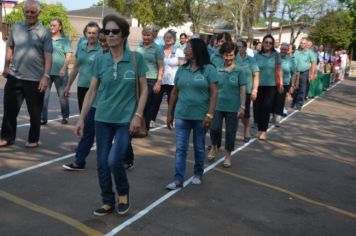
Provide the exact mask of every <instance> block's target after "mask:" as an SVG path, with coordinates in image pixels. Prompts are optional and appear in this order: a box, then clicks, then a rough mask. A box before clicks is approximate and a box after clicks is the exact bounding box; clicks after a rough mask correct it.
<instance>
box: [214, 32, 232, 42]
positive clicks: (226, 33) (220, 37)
mask: <svg viewBox="0 0 356 236" xmlns="http://www.w3.org/2000/svg"><path fill="white" fill-rule="evenodd" d="M222 38H225V41H226V42H232V39H231V34H229V33H228V32H223V33H220V34H218V36H217V40H218V41H219V40H221V39H222Z"/></svg>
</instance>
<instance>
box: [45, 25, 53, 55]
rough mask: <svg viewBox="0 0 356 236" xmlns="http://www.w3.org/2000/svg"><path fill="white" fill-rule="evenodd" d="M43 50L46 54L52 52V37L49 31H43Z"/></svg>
mask: <svg viewBox="0 0 356 236" xmlns="http://www.w3.org/2000/svg"><path fill="white" fill-rule="evenodd" d="M43 46H44V47H43V50H44V51H45V52H48V53H52V52H53V44H52V36H51V33H50V32H49V30H46V31H45V35H44V45H43Z"/></svg>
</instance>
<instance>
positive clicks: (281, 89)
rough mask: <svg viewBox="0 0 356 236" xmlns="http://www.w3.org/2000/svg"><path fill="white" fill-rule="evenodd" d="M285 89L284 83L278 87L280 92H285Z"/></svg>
mask: <svg viewBox="0 0 356 236" xmlns="http://www.w3.org/2000/svg"><path fill="white" fill-rule="evenodd" d="M283 91H284V88H283V85H281V86H279V87H278V93H283Z"/></svg>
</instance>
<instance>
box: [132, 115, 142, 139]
mask: <svg viewBox="0 0 356 236" xmlns="http://www.w3.org/2000/svg"><path fill="white" fill-rule="evenodd" d="M140 128H141V118H140V117H138V116H136V115H135V116H134V118H133V119H132V121H131V124H130V129H129V132H130V135H131V136H134V135H135V134H137V133H138V132H139V131H140Z"/></svg>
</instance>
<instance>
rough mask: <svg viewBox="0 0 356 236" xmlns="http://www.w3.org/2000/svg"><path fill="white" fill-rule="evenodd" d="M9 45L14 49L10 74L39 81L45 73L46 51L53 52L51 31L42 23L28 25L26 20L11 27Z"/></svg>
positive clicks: (22, 78)
mask: <svg viewBox="0 0 356 236" xmlns="http://www.w3.org/2000/svg"><path fill="white" fill-rule="evenodd" d="M7 46H8V47H10V48H12V49H13V54H12V63H11V67H10V70H11V72H10V74H12V75H14V76H15V77H16V78H18V79H21V80H27V81H35V82H38V81H40V80H41V78H42V76H43V75H44V72H45V71H44V69H45V68H44V67H45V60H44V58H45V53H52V52H53V46H52V36H51V33H50V32H49V31H48V29H46V28H45V27H44V26H43V25H42V24H41V23H39V22H37V23H36V24H35V25H33V26H31V27H28V24H27V23H26V22H20V23H17V24H14V25H13V26H12V27H11V32H10V37H9V40H8V42H7Z"/></svg>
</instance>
